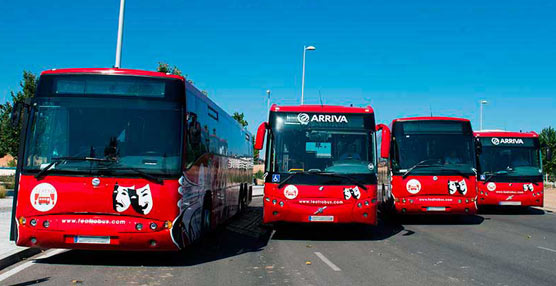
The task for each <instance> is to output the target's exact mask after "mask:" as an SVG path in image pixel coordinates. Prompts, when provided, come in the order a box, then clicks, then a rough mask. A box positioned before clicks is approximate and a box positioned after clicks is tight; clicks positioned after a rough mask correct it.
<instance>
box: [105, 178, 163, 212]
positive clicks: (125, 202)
mask: <svg viewBox="0 0 556 286" xmlns="http://www.w3.org/2000/svg"><path fill="white" fill-rule="evenodd" d="M129 206H131V207H132V208H133V210H135V211H136V212H137V213H139V214H143V215H146V214H149V213H150V212H151V210H152V208H153V197H152V194H151V187H150V186H149V185H145V186H144V187H142V188H138V189H135V186H131V187H123V186H119V185H118V183H116V185H114V192H113V193H112V207H113V209H114V210H115V211H117V212H119V213H121V212H124V211H126V210H127V209H128V208H129Z"/></svg>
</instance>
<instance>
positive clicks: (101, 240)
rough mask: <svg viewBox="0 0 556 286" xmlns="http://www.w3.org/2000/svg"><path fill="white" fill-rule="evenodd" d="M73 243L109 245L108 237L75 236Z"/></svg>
mask: <svg viewBox="0 0 556 286" xmlns="http://www.w3.org/2000/svg"><path fill="white" fill-rule="evenodd" d="M73 242H74V243H90V244H110V236H76V237H74V238H73Z"/></svg>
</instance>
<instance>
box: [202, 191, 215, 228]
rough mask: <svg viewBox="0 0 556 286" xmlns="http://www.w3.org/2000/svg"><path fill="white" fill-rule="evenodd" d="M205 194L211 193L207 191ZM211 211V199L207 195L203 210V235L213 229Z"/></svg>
mask: <svg viewBox="0 0 556 286" xmlns="http://www.w3.org/2000/svg"><path fill="white" fill-rule="evenodd" d="M205 196H210V193H207V194H206V195H205ZM211 213H212V207H211V200H210V199H209V198H206V197H205V200H204V201H203V209H202V210H201V235H206V234H207V233H209V232H210V230H211V227H212V221H211Z"/></svg>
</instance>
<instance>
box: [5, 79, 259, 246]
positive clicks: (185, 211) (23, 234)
mask: <svg viewBox="0 0 556 286" xmlns="http://www.w3.org/2000/svg"><path fill="white" fill-rule="evenodd" d="M58 73H59V74H106V75H136V76H146V77H163V78H172V79H179V80H181V81H184V82H185V79H184V78H183V77H181V76H176V75H169V74H164V73H158V72H150V71H141V70H129V69H103V68H98V69H97V68H94V69H88V68H86V69H61V70H49V71H45V72H43V73H42V74H58ZM187 84H188V85H189V83H187ZM189 88H193V87H192V86H188V90H189ZM197 93H198V94H201V93H200V92H197ZM197 96H199V95H197ZM201 100H203V101H204V102H207V104H210V105H211V106H212V108H213V109H215V110H217V111H220V116H221V117H225V116H227V117H229V116H228V115H227V114H226V113H225V112H224V111H223V110H221V109H219V108H218V107H217V106H216V105H215V104H214V103H212V101H210V100H209V99H208V98H206V97H205V98H201ZM23 118H24V122H23V126H24V127H25V128H27V127H26V126H27V118H26V116H24V117H23ZM184 122H186V120H185V119H184ZM229 122H234V123H233V124H236V123H235V121H233V120H230V121H229ZM236 125H237V126H233V128H236V127H237V129H238V130H241V132H238V133H237V136H238V138H241V139H242V140H246V138H247V139H250V134H248V133H246V131H244V130H243V128H241V127H240V126H239V125H238V124H236ZM228 127H229V128H231V127H230V126H228ZM184 132H185V133H186V134H187V130H186V129H185V128H184ZM206 135H207V137H208V134H206ZM21 136H22V137H21V142H25V138H24V136H25V130H24V131H23V132H22V135H21ZM211 136H212V137H215V136H216V135H214V134H212V135H211ZM245 136H248V137H245ZM225 139H237V138H220V139H219V140H220V141H224V142H225ZM184 140H189V139H188V137H187V136H184ZM213 141H214V140H213ZM248 141H249V142H250V140H248ZM185 143H186V142H184V144H183V145H184V152H183V153H184V154H183V157H184V159H183V160H184V161H185V158H186V157H187V155H190V154H186V153H187V148H185V146H186V144H185ZM161 144H164V142H163V141H161ZM207 144H208V143H207ZM246 146H251V144H250V143H249V144H247V145H246ZM204 150H205V153H204V154H203V155H201V156H199V158H197V159H196V160H195V161H194V162H192V163H191V164H189V165H188V166H186V165H185V164H183V171H182V176H181V177H179V176H177V177H175V178H162V179H163V183H162V184H159V183H156V182H152V181H150V180H146V179H143V178H140V177H139V176H130V177H121V176H120V177H114V176H100V175H99V176H95V177H93V176H86V175H79V176H76V175H71V174H68V175H65V174H64V175H60V174H49V175H48V176H45V177H44V178H41V179H37V178H35V176H34V175H35V173H36V172H35V173H29V174H27V173H22V171H21V170H22V164H23V160H19V162H18V163H19V165H18V168H17V174H16V191H15V196H14V208H13V213H12V217H13V224H12V232H15V235H12V236H11V237H12V238H14V239H15V240H16V243H17V245H19V246H27V247H37V248H70V249H106V250H140V251H145V250H156V251H167V250H170V251H171V250H178V249H181V248H183V247H185V246H187V245H189V244H190V243H191V242H193V241H195V240H197V239H198V238H199V237H200V236H201V235H202V234H203V231H210V230H211V229H214V228H215V227H216V226H218V225H219V224H221V223H223V222H224V221H226V220H227V219H229V218H230V217H232V216H233V215H235V214H237V213H238V211H239V210H240V207H241V204H242V201H241V200H243V203H244V204H248V203H249V201H250V200H251V191H252V190H251V182H250V181H251V178H252V157H244V158H238V157H230V156H223V155H218V154H215V153H214V152H208V151H207V150H208V148H205V149H204ZM24 152H25V147H24V144H23V143H22V144H20V151H19V154H20V158H23V156H22V154H24ZM44 183H46V184H49V185H51V186H52V187H53V188H54V189H55V195H52V197H51V198H49V199H47V198H45V199H44V200H40V195H39V196H35V197H36V199H37V200H36V201H35V202H39V203H44V204H48V203H50V204H53V206H52V207H51V209H49V210H47V211H40V210H38V209H37V208H35V207H33V205H32V202H31V201H32V200H33V197H32V196H31V193H32V192H33V189H34V188H35V187H36V186H37V185H39V184H44ZM118 186H123V187H126V188H130V189H137V188H142V187H144V186H148V187H149V189H150V195H151V196H152V209H150V210H149V212H148V213H146V214H142V213H140V212H138V211H137V209H136V208H133V207H129V208H127V209H126V210H125V211H121V212H119V211H117V210H116V203H115V202H114V201H115V199H116V193H115V190H116V189H117V187H118ZM207 202H208V204H207ZM204 208H208V209H209V210H210V215H209V218H208V219H209V220H210V223H209V227H210V229H203V227H202V225H201V224H202V218H201V212H202V210H203V209H204ZM31 222H33V223H31ZM139 224H140V225H141V226H142V227H141V228H139V227H138V225H139ZM80 236H83V237H109V238H110V240H109V243H102V244H98V243H76V239H77V237H80Z"/></svg>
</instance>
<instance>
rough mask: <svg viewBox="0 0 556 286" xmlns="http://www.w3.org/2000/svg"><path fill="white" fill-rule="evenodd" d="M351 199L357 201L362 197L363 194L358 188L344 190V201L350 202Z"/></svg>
mask: <svg viewBox="0 0 556 286" xmlns="http://www.w3.org/2000/svg"><path fill="white" fill-rule="evenodd" d="M351 197H353V198H354V199H356V200H358V199H359V198H360V197H361V192H360V191H359V188H358V187H355V188H345V189H344V199H346V200H349V199H350V198H351Z"/></svg>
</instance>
